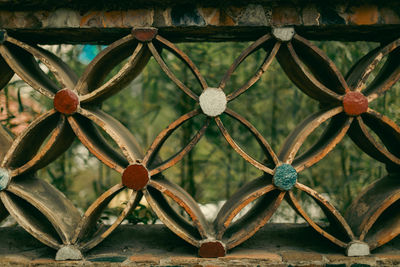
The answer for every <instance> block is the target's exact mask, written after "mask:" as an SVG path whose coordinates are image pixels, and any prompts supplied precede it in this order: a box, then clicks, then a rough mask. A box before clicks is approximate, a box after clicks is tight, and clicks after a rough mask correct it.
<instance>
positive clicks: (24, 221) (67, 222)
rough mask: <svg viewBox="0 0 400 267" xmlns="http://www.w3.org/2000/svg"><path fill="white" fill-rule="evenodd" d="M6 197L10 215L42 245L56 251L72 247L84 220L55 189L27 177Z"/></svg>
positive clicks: (14, 182)
mask: <svg viewBox="0 0 400 267" xmlns="http://www.w3.org/2000/svg"><path fill="white" fill-rule="evenodd" d="M4 193H5V194H3V195H2V200H3V203H4V205H5V206H6V207H7V209H8V211H9V212H10V213H11V214H12V215H13V217H15V219H16V220H17V221H18V223H19V224H20V225H21V226H22V227H24V228H25V229H26V230H27V231H28V232H29V233H31V234H32V235H33V236H35V237H36V238H37V239H39V240H40V241H41V242H43V243H44V244H46V245H49V246H51V247H54V248H58V247H59V246H60V245H61V244H70V243H71V241H72V238H73V235H74V232H75V229H76V226H77V224H78V223H79V221H80V219H81V216H80V214H79V211H78V210H77V209H76V208H75V206H74V205H73V204H72V202H71V201H70V200H68V199H67V198H66V197H65V196H64V195H63V194H62V193H61V192H60V191H58V190H57V189H56V188H55V187H53V186H52V185H50V184H49V183H47V182H46V181H43V180H41V179H37V178H32V177H24V178H18V179H14V180H13V182H12V183H11V184H10V185H9V186H8V188H7V191H6V192H4ZM57 236H58V237H57ZM60 239H61V243H60Z"/></svg>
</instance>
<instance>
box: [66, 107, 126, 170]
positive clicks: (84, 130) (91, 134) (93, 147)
mask: <svg viewBox="0 0 400 267" xmlns="http://www.w3.org/2000/svg"><path fill="white" fill-rule="evenodd" d="M68 121H69V123H70V125H71V127H72V129H73V131H74V132H75V135H76V136H77V137H78V139H79V140H80V141H81V142H82V144H83V145H84V146H85V147H86V148H87V149H88V150H89V151H90V152H91V153H92V154H93V155H95V156H96V158H98V159H99V160H100V161H102V162H103V163H104V164H106V165H107V166H109V167H110V168H112V169H114V170H116V171H117V172H119V173H122V172H123V171H124V169H125V168H126V166H128V165H129V162H128V160H127V159H126V158H125V157H124V156H123V155H122V153H120V152H119V151H118V150H116V149H115V147H113V146H112V145H110V143H109V141H108V140H106V139H105V138H104V136H103V134H102V133H101V132H100V131H99V129H98V128H97V127H96V124H95V123H93V121H91V120H90V119H88V118H86V117H84V116H82V115H80V114H75V115H74V116H69V117H68Z"/></svg>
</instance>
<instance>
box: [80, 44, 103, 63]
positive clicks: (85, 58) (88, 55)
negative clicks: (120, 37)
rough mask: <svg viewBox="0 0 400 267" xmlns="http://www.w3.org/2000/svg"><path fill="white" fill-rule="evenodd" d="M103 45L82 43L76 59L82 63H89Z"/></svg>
mask: <svg viewBox="0 0 400 267" xmlns="http://www.w3.org/2000/svg"><path fill="white" fill-rule="evenodd" d="M104 48H105V46H98V45H84V46H83V48H82V52H81V53H80V54H79V56H78V59H79V60H80V61H81V62H82V63H85V64H87V63H89V62H90V61H92V60H93V59H94V58H95V57H96V56H97V54H98V53H99V52H100V51H101V50H103V49H104Z"/></svg>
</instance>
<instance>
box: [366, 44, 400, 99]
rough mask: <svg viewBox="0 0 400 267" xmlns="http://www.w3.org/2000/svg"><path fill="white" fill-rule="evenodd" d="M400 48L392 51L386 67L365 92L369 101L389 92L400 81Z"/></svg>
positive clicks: (384, 66)
mask: <svg viewBox="0 0 400 267" xmlns="http://www.w3.org/2000/svg"><path fill="white" fill-rule="evenodd" d="M399 61H400V47H397V48H396V49H395V50H393V51H391V52H390V53H389V55H388V57H387V60H386V62H385V65H383V67H382V69H381V70H380V71H379V73H378V74H377V76H376V77H375V79H374V80H373V81H372V83H371V84H369V85H367V88H366V89H365V91H364V92H363V93H364V95H366V96H367V97H368V100H369V101H372V100H373V99H375V98H377V97H378V96H380V95H381V94H383V93H384V92H386V91H387V90H389V89H390V88H391V87H392V86H393V85H394V84H395V83H396V82H397V81H398V80H399V79H400V64H399Z"/></svg>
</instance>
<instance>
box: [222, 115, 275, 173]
mask: <svg viewBox="0 0 400 267" xmlns="http://www.w3.org/2000/svg"><path fill="white" fill-rule="evenodd" d="M226 113H227V114H228V115H229V116H230V117H232V118H234V119H235V121H238V122H240V123H241V124H242V125H243V126H244V127H245V128H247V130H249V131H250V133H251V134H252V136H254V137H255V139H256V141H257V143H258V144H259V145H260V146H261V151H263V152H264V153H263V156H264V157H263V159H264V160H263V162H264V163H261V162H260V161H257V160H256V159H254V157H252V156H250V155H249V154H248V153H246V152H245V151H244V150H243V149H242V148H241V147H240V146H239V145H238V143H237V142H236V141H235V140H234V139H233V137H232V136H231V134H229V132H228V130H227V129H226V127H225V125H224V124H223V123H222V120H221V118H220V117H217V118H215V122H216V123H217V125H218V128H219V129H220V131H221V133H222V134H223V136H224V137H225V139H226V141H227V142H228V143H229V145H230V146H231V147H232V148H233V149H234V150H235V151H236V152H237V153H238V154H239V155H240V156H241V157H243V158H244V159H245V160H246V161H248V162H249V163H250V164H252V165H253V166H254V167H256V168H257V169H259V170H262V171H264V172H266V173H269V174H273V168H274V167H275V166H276V164H277V163H278V158H277V156H276V155H275V153H274V152H273V150H272V148H271V146H270V145H269V144H268V143H267V141H266V140H265V139H264V138H263V136H262V135H261V134H260V133H259V132H258V131H257V129H256V128H255V127H254V126H253V125H252V124H251V123H250V122H249V121H247V120H246V119H245V118H243V117H241V116H240V115H239V114H237V113H235V112H233V111H231V110H227V111H226Z"/></svg>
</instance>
